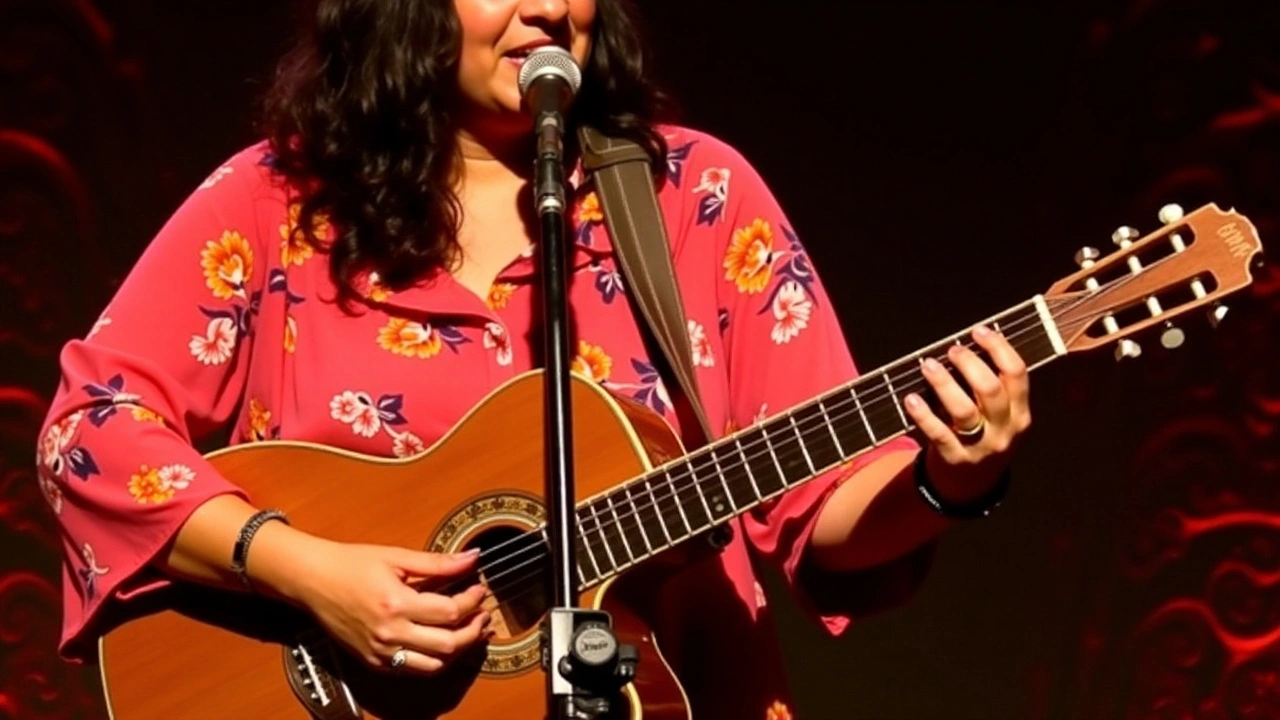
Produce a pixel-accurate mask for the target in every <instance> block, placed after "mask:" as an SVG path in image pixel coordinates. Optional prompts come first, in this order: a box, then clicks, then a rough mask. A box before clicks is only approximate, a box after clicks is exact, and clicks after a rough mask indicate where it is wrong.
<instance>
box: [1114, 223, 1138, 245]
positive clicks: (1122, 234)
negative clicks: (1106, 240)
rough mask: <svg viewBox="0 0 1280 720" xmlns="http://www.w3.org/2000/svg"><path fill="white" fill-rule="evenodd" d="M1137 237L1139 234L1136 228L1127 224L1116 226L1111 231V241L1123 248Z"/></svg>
mask: <svg viewBox="0 0 1280 720" xmlns="http://www.w3.org/2000/svg"><path fill="white" fill-rule="evenodd" d="M1138 237H1139V234H1138V231H1137V230H1136V229H1134V228H1131V227H1129V226H1128V225H1121V226H1120V227H1118V228H1116V231H1115V232H1113V233H1111V242H1113V243H1115V244H1116V245H1119V246H1120V247H1122V248H1125V247H1128V246H1130V245H1132V244H1133V241H1134V240H1137V239H1138Z"/></svg>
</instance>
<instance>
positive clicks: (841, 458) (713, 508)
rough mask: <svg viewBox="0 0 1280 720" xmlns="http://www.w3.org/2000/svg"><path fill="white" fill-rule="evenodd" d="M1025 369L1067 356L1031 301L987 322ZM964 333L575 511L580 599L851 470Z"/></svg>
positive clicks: (1047, 312)
mask: <svg viewBox="0 0 1280 720" xmlns="http://www.w3.org/2000/svg"><path fill="white" fill-rule="evenodd" d="M985 324H986V325H988V326H989V327H992V328H994V329H997V330H999V331H1000V332H1001V333H1002V334H1003V335H1004V336H1005V338H1006V339H1007V340H1009V342H1010V344H1011V345H1013V347H1014V348H1015V349H1016V350H1017V351H1018V353H1019V354H1020V355H1021V356H1022V358H1023V360H1025V362H1026V364H1027V366H1028V367H1029V368H1034V367H1038V366H1040V365H1043V364H1044V363H1046V362H1048V361H1049V360H1052V359H1053V358H1055V357H1057V356H1059V355H1062V354H1065V353H1066V347H1065V346H1064V344H1063V341H1062V338H1061V336H1060V335H1059V333H1058V328H1057V325H1056V324H1055V322H1054V316H1053V312H1052V311H1051V309H1050V307H1049V305H1048V304H1047V303H1046V301H1045V299H1044V298H1043V297H1042V296H1039V295H1037V296H1036V297H1033V298H1032V299H1030V300H1028V301H1026V302H1024V303H1021V304H1019V305H1017V306H1015V307H1013V308H1011V309H1009V310H1006V311H1005V312H1002V313H1000V314H998V315H996V316H994V317H992V318H989V319H988V320H986V321H985ZM968 337H969V333H968V331H967V330H965V331H962V332H958V333H956V334H954V335H951V336H949V337H947V338H944V339H943V340H940V341H939V342H937V343H934V344H933V345H930V346H928V347H925V348H922V349H920V350H917V351H916V352H913V353H911V354H910V355H907V356H905V357H903V358H901V359H898V360H895V361H894V362H892V363H890V364H888V365H886V366H884V367H881V368H878V369H876V370H874V371H872V372H869V373H867V374H865V375H862V376H861V377H859V378H858V379H857V380H855V381H853V382H851V383H848V384H845V385H842V386H840V387H837V388H835V389H833V390H831V391H829V392H827V393H825V394H823V395H821V396H819V397H817V398H814V399H812V400H810V401H808V402H805V403H803V404H801V405H798V406H796V407H793V408H791V409H789V410H787V411H786V412H783V413H781V414H780V415H776V416H774V417H772V418H770V419H768V420H766V421H764V422H761V423H758V424H756V425H753V426H751V427H748V428H745V429H743V430H741V431H739V432H736V433H734V434H732V435H729V436H727V437H724V438H722V439H720V440H718V441H716V442H714V443H711V444H709V445H706V446H704V447H702V448H700V449H698V450H696V451H694V452H692V453H690V454H688V455H685V456H684V457H682V458H680V459H678V460H675V461H672V462H670V463H667V464H666V465H663V466H661V467H659V468H656V469H654V470H653V471H651V472H650V473H648V474H646V475H644V476H642V477H640V478H637V479H635V480H632V481H629V482H627V483H624V484H623V485H620V486H618V487H616V488H614V489H613V490H610V491H609V492H607V493H605V494H603V495H599V496H596V497H595V498H592V499H590V500H587V501H585V502H583V503H581V504H579V505H578V507H577V520H578V533H577V541H576V542H577V547H576V557H577V565H578V568H577V571H578V581H579V585H580V587H581V588H582V589H583V590H585V589H587V588H589V587H591V586H594V585H597V584H599V583H601V582H603V581H604V580H606V579H608V578H610V577H612V576H613V575H615V574H617V573H618V572H620V571H621V570H624V569H626V568H628V567H630V566H632V565H634V564H636V563H638V562H640V561H642V560H644V559H646V558H649V557H652V556H653V555H656V554H658V553H659V552H662V551H664V550H666V549H668V548H670V547H672V546H674V545H677V544H678V543H680V542H681V541H683V540H686V539H689V538H691V537H694V536H696V535H699V534H701V533H703V532H705V531H706V530H709V529H710V528H712V527H715V526H716V525H719V524H721V523H723V522H725V521H726V520H729V519H731V518H733V517H736V516H738V515H741V514H742V513H745V512H747V511H748V510H750V509H751V508H753V507H755V506H757V505H759V504H760V503H762V502H764V501H766V500H769V499H770V498H774V497H777V496H778V495H781V494H782V493H784V492H786V491H787V490H790V489H792V488H794V487H797V486H799V485H801V484H803V483H805V482H807V481H809V480H812V479H813V478H815V477H817V476H819V475H821V474H823V473H825V472H826V471H828V470H830V469H832V468H834V467H837V466H838V465H840V464H841V463H845V462H848V461H849V460H851V459H853V458H856V457H857V456H859V455H861V454H863V453H865V452H868V451H870V450H872V449H874V448H876V447H879V446H881V445H883V444H884V443H886V442H888V441H890V440H892V439H894V438H896V437H898V436H900V435H902V434H904V433H906V432H908V431H909V430H911V429H912V428H913V427H914V424H913V423H912V422H911V419H910V417H909V416H908V415H907V413H906V412H905V410H904V409H903V404H902V400H903V398H904V397H905V396H906V395H907V394H909V393H912V392H915V393H919V394H921V395H923V396H925V397H929V396H930V393H929V392H928V391H927V388H928V386H927V385H926V383H925V382H924V379H923V377H922V376H921V374H920V367H919V366H920V362H921V361H922V360H923V359H925V358H930V357H931V358H934V359H935V360H937V361H938V362H941V363H943V365H944V366H947V367H950V363H949V362H948V360H947V348H949V347H950V346H951V345H953V344H957V343H964V344H967V343H968Z"/></svg>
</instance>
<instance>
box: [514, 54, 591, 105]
mask: <svg viewBox="0 0 1280 720" xmlns="http://www.w3.org/2000/svg"><path fill="white" fill-rule="evenodd" d="M548 75H555V76H557V77H559V78H561V79H563V80H564V81H565V82H566V83H568V84H569V90H570V92H572V93H573V94H577V92H578V87H579V86H581V85H582V69H581V68H579V67H578V63H577V61H575V60H574V59H573V54H572V53H570V52H569V51H568V50H565V49H564V48H562V47H558V46H556V45H543V46H542V47H538V48H534V49H533V50H532V51H531V52H530V53H529V56H528V57H527V58H525V61H524V64H523V65H521V66H520V94H521V95H526V94H528V92H529V88H530V87H532V86H533V81H534V80H537V79H538V78H540V77H545V76H548Z"/></svg>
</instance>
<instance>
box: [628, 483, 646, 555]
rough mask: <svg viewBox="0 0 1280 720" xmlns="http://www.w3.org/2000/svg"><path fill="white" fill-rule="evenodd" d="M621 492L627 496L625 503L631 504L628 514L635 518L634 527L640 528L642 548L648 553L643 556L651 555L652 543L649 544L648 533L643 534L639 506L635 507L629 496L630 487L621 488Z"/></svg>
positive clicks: (642, 518)
mask: <svg viewBox="0 0 1280 720" xmlns="http://www.w3.org/2000/svg"><path fill="white" fill-rule="evenodd" d="M622 492H624V493H626V494H627V502H628V503H630V504H631V512H630V513H629V514H630V515H632V516H634V517H635V519H636V527H638V528H640V539H641V540H644V547H645V550H647V551H648V552H647V553H645V554H646V555H652V554H653V543H651V542H649V533H647V532H645V529H644V516H643V515H641V514H640V506H639V505H636V500H635V498H634V497H632V496H631V487H630V485H623V486H622Z"/></svg>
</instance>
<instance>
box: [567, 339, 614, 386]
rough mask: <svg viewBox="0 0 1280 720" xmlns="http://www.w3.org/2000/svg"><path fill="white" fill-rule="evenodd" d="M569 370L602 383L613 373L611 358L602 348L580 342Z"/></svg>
mask: <svg viewBox="0 0 1280 720" xmlns="http://www.w3.org/2000/svg"><path fill="white" fill-rule="evenodd" d="M571 369H572V370H573V372H576V373H578V374H579V375H582V376H584V377H586V378H587V379H588V380H594V381H596V382H604V381H606V380H608V379H609V375H610V373H612V372H613V358H611V357H609V355H608V354H607V353H605V351H604V348H602V347H600V346H599V345H592V344H591V343H589V342H587V341H585V340H580V341H579V342H578V356H577V357H575V358H574V359H573V365H572V367H571Z"/></svg>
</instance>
